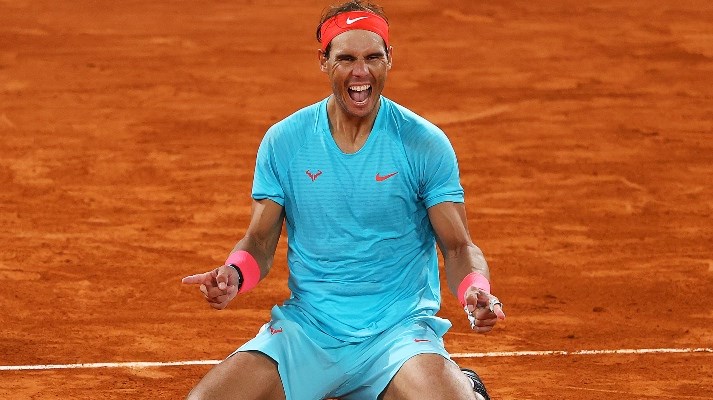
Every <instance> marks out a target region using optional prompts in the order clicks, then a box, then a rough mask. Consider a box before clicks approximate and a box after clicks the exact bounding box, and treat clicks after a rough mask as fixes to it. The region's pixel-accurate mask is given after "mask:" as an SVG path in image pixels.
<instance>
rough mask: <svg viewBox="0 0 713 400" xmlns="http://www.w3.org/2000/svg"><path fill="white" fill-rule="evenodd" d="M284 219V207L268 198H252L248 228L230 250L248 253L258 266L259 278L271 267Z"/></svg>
mask: <svg viewBox="0 0 713 400" xmlns="http://www.w3.org/2000/svg"><path fill="white" fill-rule="evenodd" d="M284 220H285V209H284V208H283V207H282V206H281V205H279V204H277V203H275V202H274V201H272V200H269V199H262V200H253V203H252V212H251V216H250V225H249V226H248V230H247V231H246V232H245V236H243V238H242V239H241V240H240V241H239V242H238V243H237V244H236V245H235V247H234V248H233V251H232V252H231V253H233V252H236V251H238V250H243V251H247V252H248V253H250V255H252V256H253V258H255V261H257V264H258V266H259V267H260V279H262V278H264V277H265V276H266V275H267V273H268V272H269V271H270V268H271V267H272V260H273V259H274V258H275V250H276V249H277V242H278V241H279V240H280V234H281V233H282V224H283V222H284Z"/></svg>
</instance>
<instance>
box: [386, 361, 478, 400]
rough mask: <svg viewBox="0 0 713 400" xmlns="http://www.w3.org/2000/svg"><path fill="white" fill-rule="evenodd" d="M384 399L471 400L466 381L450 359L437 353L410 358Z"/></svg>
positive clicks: (473, 396) (471, 396) (471, 394)
mask: <svg viewBox="0 0 713 400" xmlns="http://www.w3.org/2000/svg"><path fill="white" fill-rule="evenodd" d="M382 398H383V400H411V399H414V400H416V399H432V400H441V399H443V400H454V399H461V400H474V399H475V395H474V394H473V389H472V387H471V385H470V383H469V382H468V378H466V377H465V375H463V373H462V372H461V371H460V368H458V366H457V365H456V364H455V363H454V362H453V361H451V360H448V359H446V358H444V357H443V356H441V355H439V354H419V355H417V356H414V357H411V358H410V359H409V360H408V361H406V363H404V365H403V366H402V367H401V369H399V372H397V373H396V375H395V376H394V378H393V379H392V380H391V382H390V383H389V385H388V386H387V387H386V390H384V393H383V397H382Z"/></svg>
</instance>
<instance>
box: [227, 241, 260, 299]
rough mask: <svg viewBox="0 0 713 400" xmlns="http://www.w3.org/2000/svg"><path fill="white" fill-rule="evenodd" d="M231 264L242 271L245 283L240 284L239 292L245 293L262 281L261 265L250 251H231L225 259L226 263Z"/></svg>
mask: <svg viewBox="0 0 713 400" xmlns="http://www.w3.org/2000/svg"><path fill="white" fill-rule="evenodd" d="M230 264H233V265H235V266H236V267H238V268H239V269H240V273H241V274H242V275H243V283H242V285H240V290H239V291H238V293H245V292H247V291H248V290H250V289H252V288H254V287H255V286H257V283H258V282H259V281H260V267H259V266H258V265H257V261H255V258H254V257H253V256H252V255H250V253H248V252H247V251H244V250H238V251H236V252H234V253H231V254H230V255H229V256H228V259H227V260H225V265H230Z"/></svg>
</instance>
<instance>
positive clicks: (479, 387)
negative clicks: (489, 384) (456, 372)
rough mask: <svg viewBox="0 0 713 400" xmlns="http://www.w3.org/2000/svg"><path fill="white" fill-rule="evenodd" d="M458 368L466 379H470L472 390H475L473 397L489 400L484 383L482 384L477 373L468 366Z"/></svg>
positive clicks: (479, 399)
mask: <svg viewBox="0 0 713 400" xmlns="http://www.w3.org/2000/svg"><path fill="white" fill-rule="evenodd" d="M460 370H461V371H463V373H464V374H465V376H467V377H468V379H470V383H471V384H472V385H473V391H474V392H475V398H476V399H478V400H490V396H488V391H487V390H485V385H484V384H483V381H481V380H480V377H479V376H478V374H476V373H475V371H473V370H472V369H468V368H461V369H460Z"/></svg>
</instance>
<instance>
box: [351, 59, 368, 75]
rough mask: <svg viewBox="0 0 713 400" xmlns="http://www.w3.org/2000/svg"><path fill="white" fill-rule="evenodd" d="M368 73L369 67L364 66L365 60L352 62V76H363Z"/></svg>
mask: <svg viewBox="0 0 713 400" xmlns="http://www.w3.org/2000/svg"><path fill="white" fill-rule="evenodd" d="M368 73H369V67H367V65H366V60H363V59H359V60H356V61H354V64H353V65H352V74H353V75H354V76H364V75H367V74H368Z"/></svg>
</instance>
